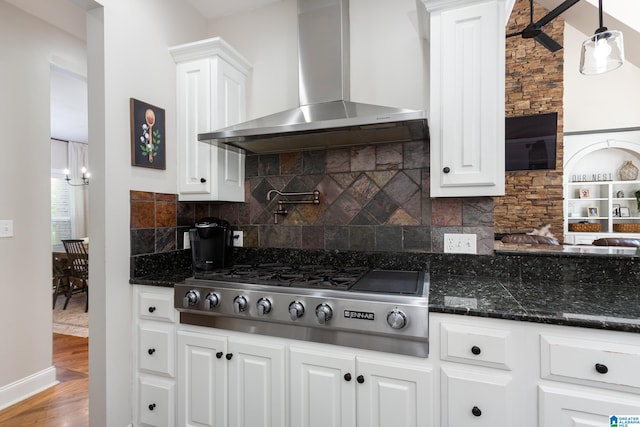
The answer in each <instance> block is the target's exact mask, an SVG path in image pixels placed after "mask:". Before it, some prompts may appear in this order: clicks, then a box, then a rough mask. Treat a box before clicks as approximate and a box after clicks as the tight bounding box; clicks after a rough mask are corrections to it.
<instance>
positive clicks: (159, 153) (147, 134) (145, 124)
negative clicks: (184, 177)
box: [129, 98, 166, 169]
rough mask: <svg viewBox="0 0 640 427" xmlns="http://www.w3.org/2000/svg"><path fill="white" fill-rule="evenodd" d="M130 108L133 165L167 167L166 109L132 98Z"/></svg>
mask: <svg viewBox="0 0 640 427" xmlns="http://www.w3.org/2000/svg"><path fill="white" fill-rule="evenodd" d="M129 110H130V114H131V165H132V166H140V167H145V168H153V169H166V140H165V138H166V136H165V132H164V123H165V118H164V109H162V108H159V107H156V106H154V105H151V104H147V103H146V102H142V101H139V100H137V99H134V98H130V99H129Z"/></svg>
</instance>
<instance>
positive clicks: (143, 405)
mask: <svg viewBox="0 0 640 427" xmlns="http://www.w3.org/2000/svg"><path fill="white" fill-rule="evenodd" d="M139 405H140V407H139V408H138V413H139V418H140V424H142V425H144V426H154V427H173V426H175V425H176V413H175V383H174V382H173V381H170V380H165V379H162V378H155V377H146V376H145V377H141V378H140V401H139Z"/></svg>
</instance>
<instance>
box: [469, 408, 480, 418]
mask: <svg viewBox="0 0 640 427" xmlns="http://www.w3.org/2000/svg"><path fill="white" fill-rule="evenodd" d="M471 413H472V414H473V415H475V416H476V417H479V416H480V415H482V411H481V410H480V408H478V407H477V406H474V407H473V408H472V409H471Z"/></svg>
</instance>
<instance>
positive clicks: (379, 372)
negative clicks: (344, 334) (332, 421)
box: [356, 357, 437, 427]
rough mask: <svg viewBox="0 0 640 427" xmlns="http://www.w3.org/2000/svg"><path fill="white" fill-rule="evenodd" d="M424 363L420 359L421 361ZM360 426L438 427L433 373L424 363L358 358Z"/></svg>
mask: <svg viewBox="0 0 640 427" xmlns="http://www.w3.org/2000/svg"><path fill="white" fill-rule="evenodd" d="M418 360H421V359H418ZM357 369H358V377H357V378H356V382H358V383H359V380H358V378H359V377H360V376H363V377H364V382H363V383H362V384H359V385H358V425H359V426H362V427H365V426H371V427H386V426H390V427H413V426H416V427H421V426H425V427H426V426H435V425H437V424H436V423H435V421H434V414H433V401H434V396H433V378H432V376H433V370H432V369H431V368H430V367H427V366H426V364H425V363H424V361H422V362H419V363H415V362H414V363H412V364H408V363H406V364H405V363H398V362H393V361H391V360H386V359H383V360H374V359H368V358H365V357H358V358H357Z"/></svg>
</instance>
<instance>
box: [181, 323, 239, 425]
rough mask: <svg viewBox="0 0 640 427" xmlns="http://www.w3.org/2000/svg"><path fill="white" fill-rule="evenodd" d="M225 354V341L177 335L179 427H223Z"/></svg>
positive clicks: (219, 338)
mask: <svg viewBox="0 0 640 427" xmlns="http://www.w3.org/2000/svg"><path fill="white" fill-rule="evenodd" d="M225 354H226V338H225V337H222V336H216V335H212V334H201V333H194V332H187V331H179V332H178V420H179V425H181V426H188V427H191V426H199V427H200V426H219V427H223V426H226V425H227V396H226V391H227V370H226V362H227V360H226V358H225V357H224V355H225Z"/></svg>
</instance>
